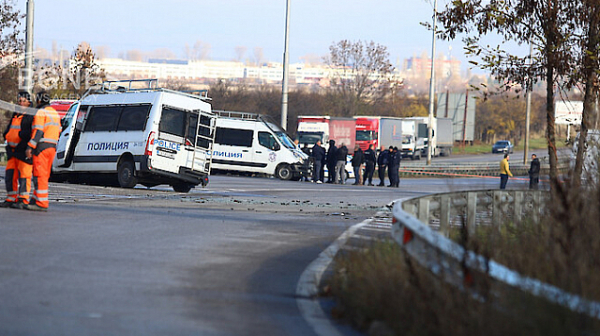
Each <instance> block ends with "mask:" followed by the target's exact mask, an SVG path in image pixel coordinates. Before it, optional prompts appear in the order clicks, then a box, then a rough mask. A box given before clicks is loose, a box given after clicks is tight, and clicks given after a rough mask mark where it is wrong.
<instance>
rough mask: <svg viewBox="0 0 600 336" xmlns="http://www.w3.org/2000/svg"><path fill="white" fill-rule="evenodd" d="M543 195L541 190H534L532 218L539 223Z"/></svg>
mask: <svg viewBox="0 0 600 336" xmlns="http://www.w3.org/2000/svg"><path fill="white" fill-rule="evenodd" d="M541 196H542V194H541V192H539V191H535V192H533V212H532V213H531V219H532V220H533V222H534V223H537V222H538V221H539V219H540V218H539V217H540V216H539V215H540V207H541V206H542V202H541Z"/></svg>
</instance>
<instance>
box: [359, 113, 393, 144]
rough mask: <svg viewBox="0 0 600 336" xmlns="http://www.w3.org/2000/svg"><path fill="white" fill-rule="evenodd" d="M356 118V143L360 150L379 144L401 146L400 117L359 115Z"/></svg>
mask: <svg viewBox="0 0 600 336" xmlns="http://www.w3.org/2000/svg"><path fill="white" fill-rule="evenodd" d="M354 119H356V144H357V145H359V146H360V148H361V149H362V150H366V149H368V148H369V145H373V148H375V149H378V148H379V147H380V146H385V147H386V148H388V147H389V146H396V147H398V148H400V147H401V146H402V131H401V130H402V120H403V119H402V118H394V117H378V116H359V117H354Z"/></svg>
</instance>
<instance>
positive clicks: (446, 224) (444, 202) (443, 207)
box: [440, 195, 452, 237]
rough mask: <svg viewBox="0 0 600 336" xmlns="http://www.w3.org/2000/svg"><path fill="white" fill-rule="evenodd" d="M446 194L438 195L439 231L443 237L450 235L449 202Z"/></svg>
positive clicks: (449, 199)
mask: <svg viewBox="0 0 600 336" xmlns="http://www.w3.org/2000/svg"><path fill="white" fill-rule="evenodd" d="M451 201H452V199H451V198H450V196H448V195H443V196H441V197H440V232H441V233H442V235H443V236H444V237H448V236H450V211H451V210H450V202H451Z"/></svg>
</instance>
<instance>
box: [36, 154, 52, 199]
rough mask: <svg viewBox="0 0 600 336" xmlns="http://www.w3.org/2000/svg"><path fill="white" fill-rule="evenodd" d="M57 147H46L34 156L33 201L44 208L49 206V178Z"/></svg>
mask: <svg viewBox="0 0 600 336" xmlns="http://www.w3.org/2000/svg"><path fill="white" fill-rule="evenodd" d="M55 154H56V148H46V149H44V150H43V151H42V152H41V153H39V154H36V155H34V156H33V198H32V202H35V204H36V205H38V206H40V207H42V208H48V206H49V205H50V202H49V201H48V180H49V179H50V173H51V171H52V161H53V160H54V155H55Z"/></svg>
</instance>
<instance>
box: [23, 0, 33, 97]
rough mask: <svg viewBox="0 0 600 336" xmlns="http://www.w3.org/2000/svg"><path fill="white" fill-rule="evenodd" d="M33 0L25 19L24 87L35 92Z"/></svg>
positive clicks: (28, 3)
mask: <svg viewBox="0 0 600 336" xmlns="http://www.w3.org/2000/svg"><path fill="white" fill-rule="evenodd" d="M33 7H34V3H33V0H27V18H26V20H25V25H26V30H25V69H24V70H25V71H24V72H25V73H24V75H25V76H24V80H23V88H24V89H25V90H26V91H27V92H29V93H30V94H33Z"/></svg>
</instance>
